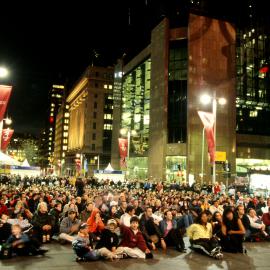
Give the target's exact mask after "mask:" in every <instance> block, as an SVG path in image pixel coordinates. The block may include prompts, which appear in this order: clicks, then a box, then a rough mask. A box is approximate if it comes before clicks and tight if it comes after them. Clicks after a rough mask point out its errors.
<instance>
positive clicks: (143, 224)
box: [140, 206, 166, 250]
mask: <svg viewBox="0 0 270 270" xmlns="http://www.w3.org/2000/svg"><path fill="white" fill-rule="evenodd" d="M140 230H141V232H142V234H143V237H144V239H145V241H146V242H147V244H148V246H149V244H150V245H151V246H152V249H154V250H155V248H156V247H155V244H157V243H160V245H161V247H162V248H163V249H166V243H165V241H164V239H163V235H162V232H161V231H160V228H159V221H158V220H155V219H154V217H153V210H152V207H150V206H148V207H146V209H145V212H144V214H142V216H141V218H140ZM155 238H156V241H154V240H155Z"/></svg>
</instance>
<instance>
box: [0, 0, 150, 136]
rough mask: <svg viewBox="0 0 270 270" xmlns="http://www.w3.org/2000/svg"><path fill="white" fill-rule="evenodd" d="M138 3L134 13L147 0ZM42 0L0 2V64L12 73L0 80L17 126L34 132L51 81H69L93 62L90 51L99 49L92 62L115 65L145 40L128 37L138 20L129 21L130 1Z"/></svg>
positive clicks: (39, 123)
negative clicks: (51, 1) (1, 4)
mask: <svg viewBox="0 0 270 270" xmlns="http://www.w3.org/2000/svg"><path fill="white" fill-rule="evenodd" d="M54 2H58V1H54ZM92 2H93V3H95V4H94V5H92ZM138 2H140V3H139V4H138V3H137V4H136V6H134V8H133V9H132V13H137V12H138V10H136V9H137V8H138V7H140V6H142V7H144V6H145V4H146V2H147V1H146V2H145V1H140V0H139V1H138ZM39 3H40V1H39ZM42 3H46V6H45V5H44V6H42V5H40V4H38V5H37V6H31V10H30V7H29V6H26V5H23V6H21V7H19V6H16V5H15V3H13V4H12V5H10V6H9V7H1V18H0V21H1V25H2V26H1V32H0V40H1V42H0V65H4V66H6V67H7V68H8V69H9V71H10V77H9V78H8V79H7V80H3V79H1V81H0V83H2V84H4V83H10V84H11V85H13V87H14V88H13V92H12V96H11V99H10V103H9V106H8V115H9V116H11V117H12V119H13V127H14V128H15V131H17V132H32V133H35V134H36V135H38V134H39V130H40V129H41V128H42V127H44V125H45V121H46V110H47V105H48V91H49V89H50V86H51V85H52V84H53V83H61V82H62V83H65V82H67V84H68V85H69V86H71V85H72V83H73V82H74V81H75V80H76V79H77V78H78V77H79V75H80V74H81V73H82V72H83V71H84V70H85V68H86V67H87V66H88V65H89V64H91V62H92V58H93V50H96V51H97V52H98V53H99V54H100V57H99V59H97V60H96V61H95V64H97V65H113V64H114V63H116V59H117V58H118V57H120V56H121V55H122V54H123V53H124V52H128V51H133V50H136V48H137V47H138V49H141V47H143V43H144V42H143V41H145V40H146V39H147V38H146V37H144V35H145V34H143V35H141V36H140V39H138V41H137V42H135V43H134V42H131V40H132V38H131V36H135V35H136V34H135V32H136V31H138V29H139V28H140V26H142V25H141V24H142V22H139V23H137V22H136V21H135V16H134V17H133V18H134V20H133V18H132V16H133V14H131V19H132V20H133V21H130V24H129V16H128V14H129V12H128V10H129V9H128V6H129V5H131V6H132V3H128V1H76V3H75V2H74V1H72V5H71V4H70V5H69V4H67V1H66V2H65V4H64V6H60V5H58V6H56V5H55V4H51V5H50V4H49V2H48V1H42ZM90 4H91V5H90ZM14 8H15V10H14ZM136 17H137V18H138V16H136ZM142 19H143V17H142ZM131 44H132V45H131Z"/></svg>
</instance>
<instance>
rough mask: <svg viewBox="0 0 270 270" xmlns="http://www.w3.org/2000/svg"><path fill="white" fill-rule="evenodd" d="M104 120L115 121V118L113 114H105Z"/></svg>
mask: <svg viewBox="0 0 270 270" xmlns="http://www.w3.org/2000/svg"><path fill="white" fill-rule="evenodd" d="M104 119H109V120H111V119H113V116H112V114H108V113H106V114H104Z"/></svg>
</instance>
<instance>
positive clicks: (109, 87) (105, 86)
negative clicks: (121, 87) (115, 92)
mask: <svg viewBox="0 0 270 270" xmlns="http://www.w3.org/2000/svg"><path fill="white" fill-rule="evenodd" d="M112 88H113V86H112V85H111V84H109V85H108V84H104V89H112Z"/></svg>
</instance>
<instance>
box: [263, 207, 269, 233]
mask: <svg viewBox="0 0 270 270" xmlns="http://www.w3.org/2000/svg"><path fill="white" fill-rule="evenodd" d="M262 222H263V223H264V225H265V231H266V232H267V233H268V234H270V207H269V208H268V213H264V214H263V215H262Z"/></svg>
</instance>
